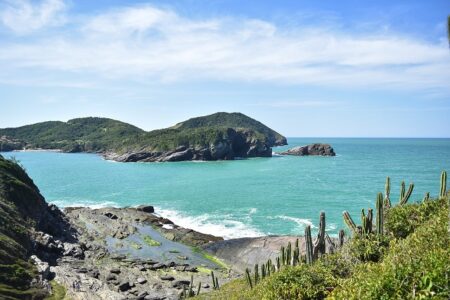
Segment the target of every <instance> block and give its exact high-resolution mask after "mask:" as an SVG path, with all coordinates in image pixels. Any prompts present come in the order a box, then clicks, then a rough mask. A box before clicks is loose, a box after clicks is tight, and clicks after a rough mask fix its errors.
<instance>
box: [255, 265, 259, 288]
mask: <svg viewBox="0 0 450 300" xmlns="http://www.w3.org/2000/svg"><path fill="white" fill-rule="evenodd" d="M258 281H259V267H258V264H256V265H255V285H257V284H258Z"/></svg>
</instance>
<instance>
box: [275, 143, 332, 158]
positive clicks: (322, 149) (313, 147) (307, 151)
mask: <svg viewBox="0 0 450 300" xmlns="http://www.w3.org/2000/svg"><path fill="white" fill-rule="evenodd" d="M280 154H282V155H295V156H306V155H319V156H335V155H336V153H335V152H334V149H333V147H331V145H329V144H310V145H306V146H298V147H294V148H292V149H289V150H287V151H284V152H281V153H280Z"/></svg>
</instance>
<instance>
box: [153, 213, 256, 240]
mask: <svg viewBox="0 0 450 300" xmlns="http://www.w3.org/2000/svg"><path fill="white" fill-rule="evenodd" d="M155 211H156V212H158V215H160V216H162V217H164V218H167V219H170V220H171V221H173V222H174V223H175V224H177V225H179V226H182V227H185V228H189V229H193V230H195V231H198V232H201V233H205V234H212V235H216V236H221V237H223V238H224V239H234V238H242V237H257V236H263V235H265V234H264V233H263V232H261V231H259V230H258V229H256V228H253V227H252V226H250V225H248V224H245V223H243V222H241V221H237V220H231V219H224V216H223V215H220V216H219V215H217V216H216V215H210V214H202V215H199V216H187V215H185V214H183V213H181V212H179V211H176V210H170V209H163V208H159V207H155Z"/></svg>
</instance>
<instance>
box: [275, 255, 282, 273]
mask: <svg viewBox="0 0 450 300" xmlns="http://www.w3.org/2000/svg"><path fill="white" fill-rule="evenodd" d="M276 263H277V271H280V269H281V262H280V257H277V259H276Z"/></svg>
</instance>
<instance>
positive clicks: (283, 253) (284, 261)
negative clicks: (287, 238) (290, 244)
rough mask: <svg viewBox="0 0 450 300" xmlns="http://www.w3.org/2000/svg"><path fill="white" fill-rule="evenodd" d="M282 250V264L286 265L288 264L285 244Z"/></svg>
mask: <svg viewBox="0 0 450 300" xmlns="http://www.w3.org/2000/svg"><path fill="white" fill-rule="evenodd" d="M280 252H281V265H282V266H284V265H285V264H286V251H285V248H284V246H281V249H280Z"/></svg>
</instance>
